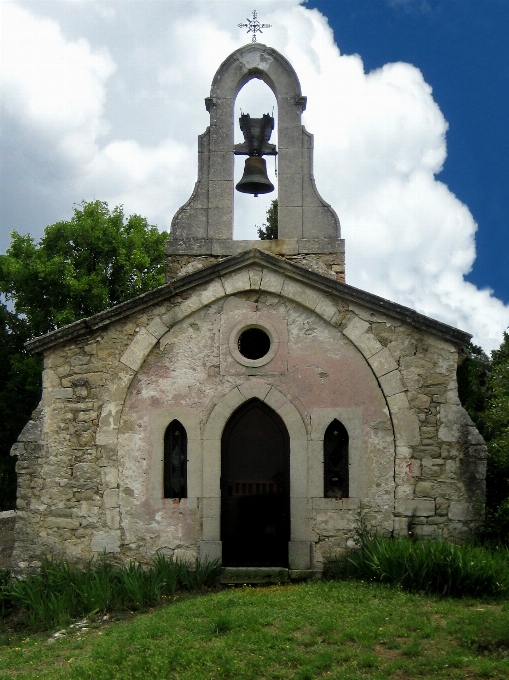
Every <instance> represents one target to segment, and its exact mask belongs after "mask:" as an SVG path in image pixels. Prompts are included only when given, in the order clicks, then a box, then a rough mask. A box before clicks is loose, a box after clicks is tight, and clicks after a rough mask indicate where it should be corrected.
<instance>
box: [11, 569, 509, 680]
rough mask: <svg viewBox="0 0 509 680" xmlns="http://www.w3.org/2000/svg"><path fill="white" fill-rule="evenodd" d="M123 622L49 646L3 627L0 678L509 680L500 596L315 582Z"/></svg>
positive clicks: (508, 615) (192, 601)
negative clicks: (457, 597) (457, 596)
mask: <svg viewBox="0 0 509 680" xmlns="http://www.w3.org/2000/svg"><path fill="white" fill-rule="evenodd" d="M127 617H128V618H127V619H126V618H125V617H124V619H123V620H117V621H108V622H106V623H104V624H96V625H95V626H91V627H90V629H89V630H88V631H83V632H78V631H76V632H75V631H72V632H71V631H68V634H67V635H66V637H64V638H62V639H58V640H56V641H54V642H53V644H48V642H47V640H48V637H49V634H48V633H45V634H33V635H28V636H15V635H13V634H9V633H6V632H5V631H3V632H1V631H0V679H1V680H4V679H6V678H9V679H11V678H20V679H22V678H59V679H60V678H62V679H64V680H65V679H67V678H69V679H70V678H72V679H80V680H106V679H110V678H118V679H119V680H120V679H124V678H125V679H126V680H128V679H129V680H137V679H138V678H139V679H140V680H141V679H143V680H146V679H147V678H158V679H164V678H172V679H173V678H175V679H178V680H180V679H182V680H184V679H185V680H202V679H205V678H231V679H232V680H233V679H235V680H249V679H253V680H255V679H256V680H258V679H260V678H280V679H286V678H295V679H297V680H311V679H314V678H338V679H339V678H341V680H348V678H376V679H378V678H380V679H382V678H395V679H396V678H398V679H399V678H402V679H403V678H419V677H425V678H441V679H442V678H500V679H502V678H504V679H505V678H509V603H508V602H507V601H505V602H504V601H501V600H499V601H484V602H483V601H481V600H471V599H469V600H454V599H449V598H448V599H439V598H434V597H425V596H420V595H413V594H408V593H405V592H403V591H401V590H399V589H394V588H390V587H387V586H381V585H378V584H367V583H362V582H314V583H308V584H301V585H285V586H274V587H266V588H249V587H245V588H236V589H227V590H223V591H219V592H212V593H209V594H206V595H204V596H189V595H188V596H186V595H183V594H179V596H178V597H176V598H175V599H174V600H172V602H171V603H170V604H168V605H167V606H164V607H161V608H158V609H156V610H154V611H150V612H148V613H143V614H135V615H132V616H131V615H129V614H128V615H127ZM0 625H1V624H0Z"/></svg>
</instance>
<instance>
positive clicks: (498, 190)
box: [307, 0, 509, 303]
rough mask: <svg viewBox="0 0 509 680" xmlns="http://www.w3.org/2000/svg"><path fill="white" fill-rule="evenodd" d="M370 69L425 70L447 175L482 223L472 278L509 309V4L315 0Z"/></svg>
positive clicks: (492, 0) (497, 0) (349, 50)
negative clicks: (405, 66) (396, 65)
mask: <svg viewBox="0 0 509 680" xmlns="http://www.w3.org/2000/svg"><path fill="white" fill-rule="evenodd" d="M307 7H309V8H313V7H316V8H317V9H319V10H320V11H321V12H322V13H323V14H325V16H326V17H327V18H328V21H329V24H330V26H331V28H332V29H333V31H334V37H335V39H336V42H337V43H338V45H339V46H340V48H341V51H342V53H346V54H354V53H358V54H360V55H361V56H362V59H363V62H364V65H365V68H366V69H367V70H371V69H376V68H380V67H381V66H383V65H384V64H386V63H388V62H394V61H404V62H408V63H410V64H414V65H415V66H417V67H418V68H419V69H420V70H421V71H422V73H423V75H424V78H425V80H426V81H427V82H428V83H429V84H430V85H431V87H432V88H433V97H434V99H435V101H436V102H437V103H438V105H439V106H440V108H441V110H442V112H443V114H444V116H445V118H446V120H447V121H448V123H449V130H448V132H447V151H448V155H447V160H446V162H445V164H444V169H443V171H442V173H440V175H439V178H440V179H441V180H442V181H443V182H445V183H446V184H447V185H448V186H449V188H450V189H451V191H453V192H454V193H455V194H456V195H457V196H458V198H459V199H460V200H461V201H462V202H464V203H466V204H467V205H468V207H469V208H470V211H471V212H472V214H473V216H474V219H475V220H476V222H477V223H478V225H479V228H478V231H477V235H476V246H477V258H476V260H475V263H474V266H473V269H472V272H471V273H470V274H468V275H467V277H466V278H467V280H469V281H472V282H473V283H475V284H476V285H477V286H479V287H482V288H484V287H489V288H492V289H493V290H494V292H495V294H496V296H497V297H499V298H501V299H502V300H504V302H506V303H507V302H509V124H508V118H509V116H508V109H509V37H508V34H509V1H508V0H392V1H391V0H309V1H308V2H307Z"/></svg>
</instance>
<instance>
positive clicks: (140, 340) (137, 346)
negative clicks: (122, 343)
mask: <svg viewBox="0 0 509 680" xmlns="http://www.w3.org/2000/svg"><path fill="white" fill-rule="evenodd" d="M156 342H157V340H156V338H155V337H154V336H153V335H152V333H149V332H148V331H147V329H146V328H140V330H139V331H138V334H137V335H135V336H134V338H133V340H132V342H131V344H130V345H129V347H128V348H127V349H126V351H125V352H124V354H123V355H122V357H121V359H120V361H121V362H122V363H123V364H125V365H126V366H128V367H129V368H132V369H133V371H137V370H138V369H139V368H140V366H141V365H142V363H143V362H144V361H145V357H146V356H147V354H148V353H149V352H150V350H151V349H152V347H153V346H154V345H155V343H156Z"/></svg>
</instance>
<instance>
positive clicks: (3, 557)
mask: <svg viewBox="0 0 509 680" xmlns="http://www.w3.org/2000/svg"><path fill="white" fill-rule="evenodd" d="M15 526H16V512H15V511H14V510H6V511H4V512H0V569H9V568H10V567H11V558H12V550H13V548H14V527H15Z"/></svg>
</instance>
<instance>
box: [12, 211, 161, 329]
mask: <svg viewBox="0 0 509 680" xmlns="http://www.w3.org/2000/svg"><path fill="white" fill-rule="evenodd" d="M166 239H167V235H166V234H164V233H162V234H161V233H159V231H158V230H157V228H156V227H152V226H149V225H148V223H147V220H146V219H145V218H144V217H140V216H139V215H131V216H129V217H128V218H127V219H125V218H124V212H123V209H122V207H121V206H118V207H116V208H114V209H113V210H111V211H110V210H109V208H108V205H107V203H104V202H102V201H92V202H90V203H85V202H83V203H81V205H80V206H77V207H76V208H75V209H74V215H73V217H72V218H71V219H70V220H69V221H68V222H57V223H56V224H53V225H51V226H49V227H46V229H45V231H44V236H43V237H42V239H41V240H40V242H39V243H38V244H36V243H35V241H34V239H33V238H32V237H31V236H30V235H27V236H21V235H20V234H18V233H17V232H15V231H14V232H12V234H11V246H10V248H9V249H8V250H7V253H6V255H3V256H1V257H0V282H1V284H0V285H1V290H2V292H3V293H4V294H5V296H6V298H7V300H9V301H11V302H12V303H13V304H14V310H15V312H16V313H17V314H22V315H24V317H25V318H26V320H27V323H28V328H29V329H30V334H31V335H32V336H37V335H41V334H43V333H47V332H49V331H52V330H54V329H55V328H59V327H61V326H65V325H67V324H69V323H72V322H73V321H77V320H78V319H81V318H83V317H87V316H91V315H92V314H96V313H97V312H100V311H101V310H103V309H106V308H108V307H112V306H114V305H117V304H119V303H120V302H124V301H126V300H129V299H131V298H133V297H135V296H136V295H139V294H141V293H144V292H145V291H147V290H151V289H152V288H155V287H156V286H158V285H161V284H162V283H164V242H165V240H166Z"/></svg>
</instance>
